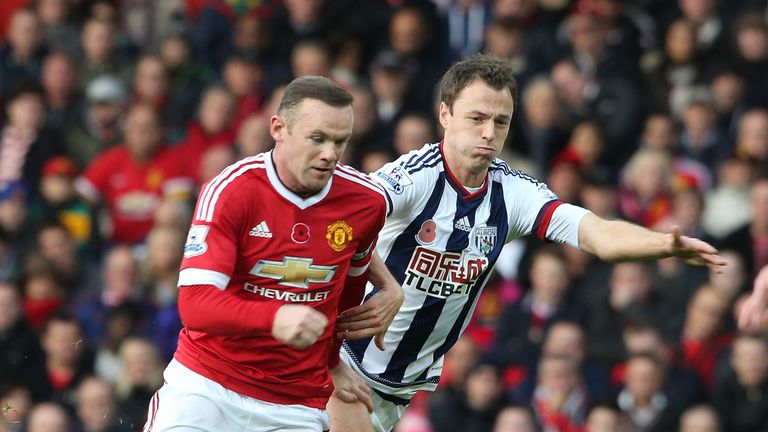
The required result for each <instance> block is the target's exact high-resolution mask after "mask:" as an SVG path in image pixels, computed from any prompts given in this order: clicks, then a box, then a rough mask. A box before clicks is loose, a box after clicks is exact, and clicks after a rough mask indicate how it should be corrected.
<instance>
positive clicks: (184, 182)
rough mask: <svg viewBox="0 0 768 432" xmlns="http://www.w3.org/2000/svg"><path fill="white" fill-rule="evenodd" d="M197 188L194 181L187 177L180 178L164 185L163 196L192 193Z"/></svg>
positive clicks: (168, 181)
mask: <svg viewBox="0 0 768 432" xmlns="http://www.w3.org/2000/svg"><path fill="white" fill-rule="evenodd" d="M194 188H195V182H194V180H192V179H190V178H186V177H178V178H172V179H170V180H167V181H166V182H165V183H163V194H164V195H173V194H177V193H191V192H192V191H193V190H194Z"/></svg>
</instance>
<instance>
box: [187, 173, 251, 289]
mask: <svg viewBox="0 0 768 432" xmlns="http://www.w3.org/2000/svg"><path fill="white" fill-rule="evenodd" d="M211 187H212V185H211V184H206V185H205V186H204V187H203V188H202V190H201V192H200V196H199V197H198V201H197V205H196V207H195V214H194V219H193V220H192V225H191V226H190V228H189V232H188V234H187V240H186V243H185V245H184V258H183V259H182V262H181V271H180V272H179V286H185V285H214V286H216V287H217V288H219V289H221V290H224V289H226V287H227V285H228V284H229V280H230V279H231V277H232V272H233V270H234V266H235V262H236V259H237V246H238V241H239V237H240V232H241V228H242V226H243V221H244V215H245V208H244V203H243V200H242V199H239V198H238V196H237V194H235V193H234V190H233V189H236V187H234V185H233V186H230V187H227V188H226V189H225V190H224V191H223V192H222V193H220V194H215V193H210V192H209V188H211ZM212 197H215V200H214V199H212Z"/></svg>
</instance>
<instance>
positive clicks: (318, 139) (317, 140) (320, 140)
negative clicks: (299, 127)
mask: <svg viewBox="0 0 768 432" xmlns="http://www.w3.org/2000/svg"><path fill="white" fill-rule="evenodd" d="M310 139H311V140H312V142H314V143H315V144H322V143H323V137H319V136H313V137H311V138H310Z"/></svg>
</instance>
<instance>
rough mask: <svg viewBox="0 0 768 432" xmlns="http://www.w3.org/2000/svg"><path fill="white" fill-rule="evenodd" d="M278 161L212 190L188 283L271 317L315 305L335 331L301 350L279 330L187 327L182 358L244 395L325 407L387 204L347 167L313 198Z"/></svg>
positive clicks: (250, 162)
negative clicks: (339, 335) (334, 353)
mask: <svg viewBox="0 0 768 432" xmlns="http://www.w3.org/2000/svg"><path fill="white" fill-rule="evenodd" d="M271 156H272V154H271V152H269V153H263V154H260V155H258V156H254V157H250V158H246V159H243V160H242V161H240V162H238V163H236V164H234V165H232V166H230V167H228V168H227V169H225V170H224V171H222V173H221V174H219V176H217V177H215V178H213V179H212V180H211V181H209V182H208V183H206V184H205V185H204V186H203V188H202V190H201V192H200V196H199V197H198V202H197V206H196V209H195V214H194V219H193V222H192V226H191V228H190V230H189V235H188V236H187V243H186V245H185V248H184V260H183V261H182V264H181V272H180V273H179V286H180V287H181V288H180V289H182V290H184V289H185V288H184V286H192V285H213V286H216V287H218V288H219V289H221V290H222V291H224V292H223V293H222V295H224V294H228V295H234V296H236V297H237V298H238V301H243V302H257V303H261V304H262V305H263V310H264V313H265V314H270V313H271V314H272V315H274V313H275V311H276V310H277V308H279V306H281V305H282V304H285V303H295V304H304V305H308V306H311V307H313V308H315V309H317V310H318V311H320V312H322V313H324V314H325V315H326V316H327V318H328V326H327V327H326V331H325V332H324V333H323V335H322V336H321V337H320V339H319V340H318V342H317V343H315V344H314V345H312V346H310V347H309V348H307V349H305V350H296V349H293V348H291V347H288V346H287V345H284V344H283V343H282V342H280V341H278V340H277V339H275V338H273V337H272V333H271V329H262V330H254V331H249V332H244V333H242V334H239V335H234V336H233V335H228V336H219V335H214V334H208V333H205V332H203V331H194V330H190V329H189V328H186V327H185V328H184V329H183V330H182V331H181V334H180V337H179V346H178V349H177V351H176V354H175V358H176V359H177V360H178V361H179V362H181V363H182V364H184V365H185V366H186V367H188V368H190V369H192V370H193V371H195V372H197V373H199V374H200V375H203V376H205V377H207V378H209V379H211V380H214V381H216V382H218V383H220V384H221V385H223V386H224V387H226V388H228V389H230V390H233V391H235V392H238V393H240V394H244V395H246V396H250V397H253V398H256V399H259V400H263V401H267V402H272V403H279V404H301V405H306V406H310V407H314V408H321V409H325V404H326V402H327V400H328V398H329V397H330V394H331V392H332V391H333V385H332V382H331V378H330V374H329V369H328V358H329V354H330V350H331V345H332V342H333V340H334V338H335V337H336V336H335V332H334V331H333V328H334V323H335V320H336V316H337V315H338V312H339V311H338V306H339V303H340V301H341V300H342V296H343V292H344V288H345V280H346V278H347V277H348V276H351V277H355V276H361V275H363V274H364V273H365V271H366V269H367V267H368V263H369V261H370V259H371V254H372V253H373V250H374V247H375V243H376V239H377V235H378V232H379V230H380V229H381V227H382V226H383V225H384V219H385V216H386V203H385V198H384V195H383V192H382V191H381V190H380V189H379V187H378V186H376V185H375V184H374V183H372V182H371V181H370V180H368V178H367V177H366V176H364V175H363V174H361V173H359V172H357V171H355V170H353V169H352V168H349V167H346V166H343V165H339V166H337V168H336V171H335V172H334V175H333V176H332V178H331V180H330V181H329V182H328V184H327V185H326V186H325V188H324V189H323V190H322V191H320V192H319V193H317V194H315V195H313V196H311V197H308V198H306V199H303V198H301V197H299V196H298V195H296V194H294V193H293V192H291V191H290V190H288V189H287V188H286V187H285V186H284V185H283V184H282V183H281V182H280V180H279V178H278V177H277V173H276V171H275V168H274V165H273V163H272V159H271ZM189 289H191V288H189ZM358 295H361V293H358ZM359 300H360V299H357V300H356V302H359ZM356 304H357V303H356ZM260 310H261V309H260ZM209 313H211V314H223V315H226V314H227V313H228V311H227V310H215V309H211V310H210V311H209ZM231 316H232V314H231V313H230V315H228V316H227V317H228V318H231ZM269 322H270V323H271V321H269ZM337 346H338V345H337Z"/></svg>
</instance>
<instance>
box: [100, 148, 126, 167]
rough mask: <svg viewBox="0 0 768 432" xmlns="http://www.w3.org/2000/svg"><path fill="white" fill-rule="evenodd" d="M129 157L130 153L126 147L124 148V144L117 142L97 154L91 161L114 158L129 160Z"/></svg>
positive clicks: (112, 159) (111, 159)
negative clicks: (117, 143)
mask: <svg viewBox="0 0 768 432" xmlns="http://www.w3.org/2000/svg"><path fill="white" fill-rule="evenodd" d="M130 157H131V155H130V154H129V153H128V149H127V148H125V144H119V145H116V146H114V147H112V148H108V149H106V150H104V151H103V152H101V153H99V155H98V156H96V158H95V159H94V160H93V162H92V163H103V161H114V160H130V159H129V158H130ZM120 165H123V164H120Z"/></svg>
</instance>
